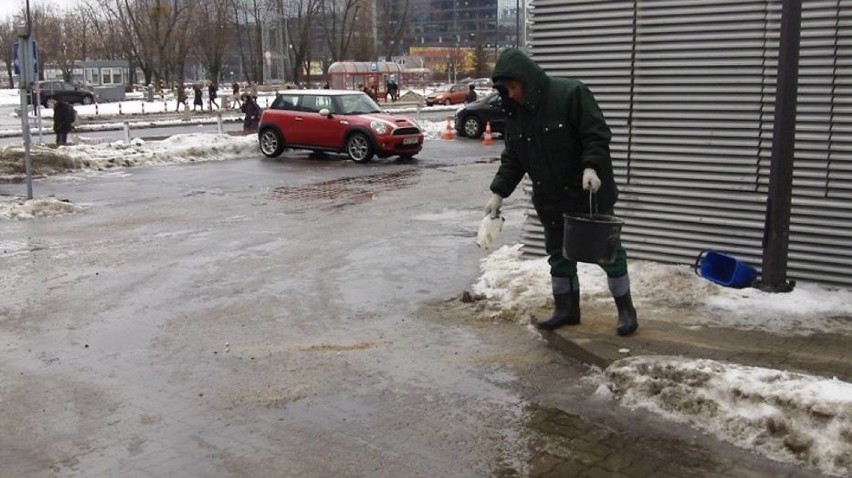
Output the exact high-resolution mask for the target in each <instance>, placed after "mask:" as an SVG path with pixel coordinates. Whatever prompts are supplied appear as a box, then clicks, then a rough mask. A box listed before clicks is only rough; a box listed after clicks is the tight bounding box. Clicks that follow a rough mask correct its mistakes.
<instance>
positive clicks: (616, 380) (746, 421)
mask: <svg viewBox="0 0 852 478" xmlns="http://www.w3.org/2000/svg"><path fill="white" fill-rule="evenodd" d="M590 380H592V381H599V382H600V383H599V386H598V389H597V394H598V395H599V396H602V397H607V398H612V399H615V400H618V401H620V402H621V404H623V405H624V406H626V407H628V408H631V409H644V410H648V411H651V412H654V413H656V414H659V415H661V416H663V417H665V418H667V419H670V420H674V421H677V422H680V423H686V424H690V425H692V426H695V427H697V428H700V429H702V430H705V431H707V432H710V433H713V434H714V435H716V436H717V437H719V438H720V439H722V440H726V441H729V442H731V443H734V444H736V445H738V446H741V447H744V448H747V449H751V450H755V451H757V452H759V453H761V454H763V455H765V456H767V457H769V458H771V459H774V460H778V461H785V462H794V463H797V464H800V465H802V464H804V465H809V466H813V467H815V468H817V469H819V470H820V471H822V472H823V473H827V474H831V475H836V476H849V473H852V384H849V383H846V382H843V381H840V380H837V379H825V378H821V377H814V376H809V375H803V374H797V373H791V372H786V371H778V370H772V369H766V368H760V367H748V366H744V365H738V364H733V363H725V362H718V361H714V360H703V359H687V358H682V357H667V356H641V357H630V358H626V359H622V360H619V361H617V362H615V363H613V364H612V365H611V366H610V367H609V368H607V369H606V371H605V372H604V375H603V376H601V375H596V376H593V377H591V378H590Z"/></svg>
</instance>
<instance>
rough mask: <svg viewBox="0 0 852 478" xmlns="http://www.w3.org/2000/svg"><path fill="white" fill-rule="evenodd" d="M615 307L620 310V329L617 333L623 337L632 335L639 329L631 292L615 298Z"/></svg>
mask: <svg viewBox="0 0 852 478" xmlns="http://www.w3.org/2000/svg"><path fill="white" fill-rule="evenodd" d="M615 306H616V307H617V308H618V327H617V328H616V331H617V332H618V335H621V336H622V337H624V336H627V335H632V334H633V332H636V329H638V328H639V321H638V319H637V318H636V308H635V307H633V299H632V298H631V297H630V292H628V293H626V294H624V295H623V296H621V297H616V298H615Z"/></svg>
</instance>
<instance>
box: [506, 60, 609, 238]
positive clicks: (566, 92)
mask: <svg viewBox="0 0 852 478" xmlns="http://www.w3.org/2000/svg"><path fill="white" fill-rule="evenodd" d="M499 78H512V79H515V80H518V81H520V82H521V84H523V88H524V104H523V105H518V104H517V103H515V102H513V101H511V100H509V101H506V99H505V98H504V108H505V109H506V110H507V112H508V117H507V119H506V125H505V132H504V135H503V137H504V143H505V146H504V149H503V153H502V154H501V156H500V168H499V169H498V171H497V174H496V175H495V176H494V180H493V181H492V182H491V191H492V192H494V193H495V194H499V195H500V196H502V197H504V198H505V197H508V196H510V195H511V194H512V192H513V191H514V190H515V188H516V187H517V186H518V183H519V182H520V181H521V179H522V178H523V177H524V173H526V174H528V175H529V177H530V180H531V181H532V186H533V205H534V206H535V209H536V212H538V215H539V219H540V220H541V221H542V223H543V224H545V225H547V223H550V222H553V221H562V213H564V212H588V210H589V192H588V191H584V190H583V185H582V179H583V170H584V169H585V168H593V169H594V170H595V171H596V172H597V174H598V177H599V178H600V180H601V187H600V189H599V190H598V192H597V194H596V199H597V210H598V211H599V212H601V213H606V212H609V211H611V210H612V207H613V205H614V204H615V201H616V200H617V199H618V188H617V186H616V185H615V179H614V177H613V172H612V160H611V159H610V155H609V141H610V138H611V137H612V133H610V130H609V127H608V126H607V125H606V121H604V117H603V113H601V110H600V108H599V107H598V104H597V102H596V101H595V98H594V96H593V95H592V92H591V91H589V88H588V87H586V85H584V84H583V83H581V82H579V81H577V80H572V79H567V78H555V77H554V78H551V77H549V76H547V74H546V73H545V72H544V70H542V69H541V68H540V67H539V66H538V65H537V64H536V63H535V62H533V61H532V60H531V59H530V58H529V57H527V56H526V55H525V54H524V53H523V52H522V51H520V50H517V49H507V50H505V51H503V53H502V54H501V55H500V58H499V59H498V60H497V64H496V65H495V67H494V74H493V80H494V81H495V83H496V81H497V80H498V79H499Z"/></svg>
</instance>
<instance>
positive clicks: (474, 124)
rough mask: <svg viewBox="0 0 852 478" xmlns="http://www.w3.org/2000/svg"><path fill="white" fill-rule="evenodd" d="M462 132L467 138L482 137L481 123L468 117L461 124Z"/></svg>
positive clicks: (475, 118) (474, 117)
mask: <svg viewBox="0 0 852 478" xmlns="http://www.w3.org/2000/svg"><path fill="white" fill-rule="evenodd" d="M462 131H464V135H465V136H467V137H468V138H473V139H477V138H479V137H480V136H482V121H480V120H479V118H477V117H476V116H468V117H467V118H465V119H464V121H463V122H462Z"/></svg>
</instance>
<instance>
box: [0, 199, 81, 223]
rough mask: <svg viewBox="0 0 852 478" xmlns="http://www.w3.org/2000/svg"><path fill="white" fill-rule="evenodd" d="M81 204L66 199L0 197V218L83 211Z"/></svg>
mask: <svg viewBox="0 0 852 478" xmlns="http://www.w3.org/2000/svg"><path fill="white" fill-rule="evenodd" d="M84 210H85V209H84V208H83V207H82V206H78V205H76V204H72V203H71V202H69V201H68V200H63V199H56V198H55V197H45V198H33V199H29V200H26V199H22V198H9V197H0V219H32V218H35V217H49V216H63V215H65V214H76V213H78V212H83V211H84Z"/></svg>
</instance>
